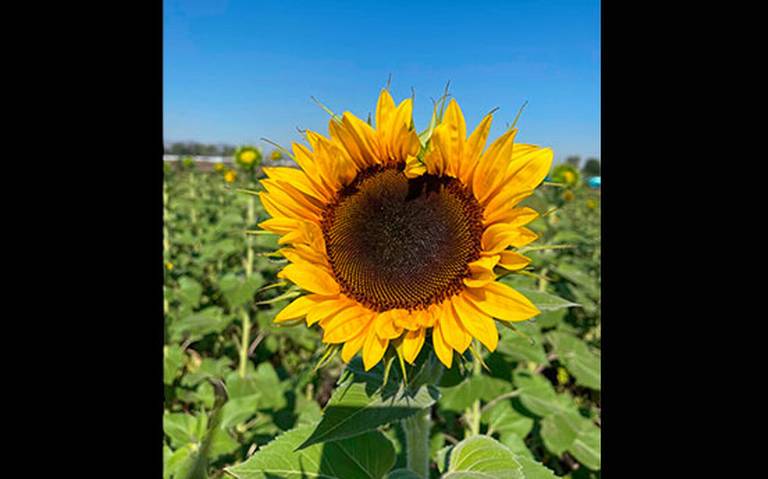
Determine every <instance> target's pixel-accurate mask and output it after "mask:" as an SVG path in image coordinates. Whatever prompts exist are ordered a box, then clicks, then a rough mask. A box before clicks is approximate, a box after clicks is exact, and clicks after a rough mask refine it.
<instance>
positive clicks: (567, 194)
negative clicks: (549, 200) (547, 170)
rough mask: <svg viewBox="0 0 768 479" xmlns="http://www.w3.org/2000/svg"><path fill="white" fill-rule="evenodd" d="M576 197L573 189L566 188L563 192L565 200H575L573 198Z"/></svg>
mask: <svg viewBox="0 0 768 479" xmlns="http://www.w3.org/2000/svg"><path fill="white" fill-rule="evenodd" d="M574 198H576V195H574V194H573V191H571V190H565V191H564V192H563V199H564V200H565V201H573V199H574Z"/></svg>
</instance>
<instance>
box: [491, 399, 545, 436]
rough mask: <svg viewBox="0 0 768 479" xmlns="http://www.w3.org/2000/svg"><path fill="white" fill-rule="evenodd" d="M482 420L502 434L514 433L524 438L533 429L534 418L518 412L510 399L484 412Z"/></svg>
mask: <svg viewBox="0 0 768 479" xmlns="http://www.w3.org/2000/svg"><path fill="white" fill-rule="evenodd" d="M480 420H481V421H482V422H483V423H484V424H487V425H488V428H489V429H492V430H493V431H495V432H498V433H499V434H502V435H503V434H506V433H514V434H516V435H518V436H519V437H521V438H523V437H525V436H527V435H528V433H529V432H531V429H533V419H532V418H530V417H528V416H524V415H522V414H521V413H520V412H518V411H517V410H516V409H515V408H514V407H513V406H512V402H511V401H509V400H506V401H501V402H499V403H497V404H496V405H494V406H493V407H492V408H491V409H489V410H487V411H485V412H483V415H482V416H481V418H480Z"/></svg>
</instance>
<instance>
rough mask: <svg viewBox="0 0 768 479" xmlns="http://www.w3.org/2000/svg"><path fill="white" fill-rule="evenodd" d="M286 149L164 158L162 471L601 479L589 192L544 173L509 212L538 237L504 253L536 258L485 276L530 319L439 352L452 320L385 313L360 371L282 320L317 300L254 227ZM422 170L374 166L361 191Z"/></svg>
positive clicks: (592, 196) (596, 207)
mask: <svg viewBox="0 0 768 479" xmlns="http://www.w3.org/2000/svg"><path fill="white" fill-rule="evenodd" d="M393 111H394V110H393ZM447 114H450V111H448V112H447ZM393 118H394V116H393ZM377 120H380V118H377ZM386 121H387V120H386V118H384V120H381V121H377V123H380V122H386ZM394 121H395V120H392V122H394ZM462 121H463V119H462ZM434 126H435V125H431V126H430V129H433V128H434ZM438 130H439V129H438ZM438 135H439V131H438ZM470 139H471V138H470ZM415 148H416V149H418V143H416V146H415ZM286 156H288V154H285V155H282V154H280V153H279V152H277V151H276V152H274V153H273V154H272V155H269V156H268V157H267V158H265V159H262V154H261V151H260V150H259V149H257V148H252V147H244V148H241V149H239V150H238V153H236V158H234V161H233V162H232V163H231V164H228V165H226V166H224V167H216V168H212V169H210V171H207V169H206V170H205V171H204V170H203V169H201V168H200V166H199V165H197V164H195V163H194V162H192V161H179V162H172V163H171V162H167V163H165V165H164V167H165V177H164V178H165V179H164V185H163V202H164V241H163V250H164V265H163V268H164V272H165V280H164V292H165V293H164V297H165V300H164V313H165V314H164V331H165V346H164V348H163V361H164V368H163V382H164V391H165V395H164V412H163V430H164V438H163V446H162V447H163V463H164V478H166V479H171V478H173V479H186V478H223V477H234V478H238V479H255V478H265V479H266V478H300V477H306V478H323V479H330V478H341V479H357V478H389V479H418V478H421V479H427V478H446V479H449V478H450V479H460V478H467V479H469V478H490V477H499V478H520V479H544V478H553V477H569V478H573V479H576V478H599V477H600V469H601V462H600V418H601V414H600V408H601V400H600V384H601V381H600V337H601V336H600V331H601V329H600V328H601V318H600V194H599V191H597V190H594V189H590V188H589V187H588V186H587V184H586V183H587V182H586V181H585V180H584V179H582V178H580V176H579V172H578V170H574V171H570V170H567V171H566V170H565V169H563V168H560V169H558V168H557V167H555V169H554V170H552V171H550V172H549V175H548V178H547V179H546V180H545V181H544V182H543V183H541V184H540V185H539V186H538V187H537V188H536V189H535V191H533V193H532V194H530V195H529V196H527V197H526V198H525V199H524V200H522V202H521V203H520V206H521V207H523V206H524V207H525V208H528V209H530V210H532V211H535V212H536V213H538V215H536V219H534V220H533V221H532V222H530V223H528V224H527V228H529V229H530V230H531V231H532V232H534V233H535V236H536V240H535V241H534V242H530V244H526V245H524V246H521V247H519V248H517V250H516V253H514V254H515V255H517V254H518V253H520V254H525V257H526V258H527V259H530V262H527V260H526V263H525V266H524V267H523V266H521V267H518V268H509V269H507V270H504V269H499V268H498V266H497V267H496V269H495V271H496V273H494V275H493V278H492V279H495V280H496V282H498V283H500V284H502V285H505V286H508V287H510V288H511V289H514V290H515V291H517V292H519V293H520V294H522V295H523V296H524V297H525V298H527V299H528V300H530V302H531V303H532V304H533V305H534V306H535V311H536V312H537V314H535V315H534V316H533V317H532V318H530V319H528V320H514V321H511V322H510V321H500V320H497V321H495V324H496V325H498V335H496V332H495V331H496V330H495V329H494V330H493V334H494V336H497V337H498V342H497V343H496V340H494V341H493V344H492V345H491V348H489V347H487V344H486V343H487V341H483V342H482V344H481V342H480V340H482V339H483V338H482V337H480V336H478V335H475V334H472V335H468V336H467V342H468V343H469V341H470V340H471V343H469V344H468V346H465V347H464V348H462V349H464V351H463V352H460V350H458V349H456V348H453V349H456V350H455V351H454V350H453V349H451V346H450V345H452V344H453V342H450V344H449V346H448V349H447V351H448V352H450V353H451V354H450V355H449V356H447V357H446V354H445V352H444V351H443V352H441V351H436V350H435V349H436V348H437V347H438V345H439V344H440V343H438V342H437V339H434V338H432V336H433V335H434V334H442V335H444V336H445V337H449V334H451V333H449V332H442V333H438V332H437V330H436V328H437V327H438V326H439V325H440V324H446V323H431V324H434V328H426V327H420V326H418V325H417V326H413V327H409V325H408V323H407V321H406V320H405V319H402V320H397V319H393V320H392V323H391V324H389V323H388V326H382V327H381V328H383V329H387V328H394V329H397V328H396V326H397V325H399V326H398V327H399V329H397V331H395V332H393V333H392V334H391V337H392V339H391V340H390V342H389V343H387V342H386V341H385V342H384V345H383V348H382V349H381V350H380V351H378V353H375V354H376V357H375V358H374V359H373V360H370V356H371V354H374V353H370V351H371V350H373V349H375V348H374V347H373V346H369V344H368V342H369V340H368V339H366V338H367V336H365V334H364V333H357V332H355V333H352V334H349V335H346V336H345V337H344V342H343V345H344V346H345V348H344V349H342V348H341V346H342V342H341V341H339V342H338V344H328V343H329V341H328V338H327V337H325V340H326V341H325V342H324V331H323V328H327V324H328V323H327V322H325V321H324V320H321V321H318V322H317V323H314V324H312V325H310V326H308V324H307V323H310V322H312V321H310V319H309V316H308V318H307V321H306V322H305V321H304V320H303V314H299V313H296V314H293V315H291V314H289V313H290V312H291V311H295V310H296V309H298V308H299V307H300V306H301V305H302V304H303V303H302V302H301V301H302V300H301V298H313V297H318V295H316V294H315V295H310V296H302V295H303V294H304V292H303V290H305V289H307V288H306V287H304V288H302V286H304V283H302V282H301V281H294V280H293V279H294V278H293V277H292V276H291V275H290V274H288V275H286V274H284V273H281V271H284V270H285V269H286V268H287V267H288V266H290V265H291V264H293V262H295V261H294V258H292V257H291V256H290V255H289V254H288V255H286V254H283V253H282V252H283V251H284V250H285V241H284V240H283V239H281V236H282V235H281V234H274V233H273V232H270V231H268V230H267V228H260V225H261V224H263V223H264V222H267V221H270V220H273V219H274V218H275V216H274V213H273V212H274V208H275V207H274V206H270V205H266V206H265V203H264V198H265V196H264V195H263V194H262V193H264V192H265V183H262V181H263V180H264V179H265V172H266V173H269V172H270V168H272V169H274V167H275V165H276V163H275V162H276V161H279V160H280V159H281V158H284V157H286ZM414 157H416V155H414ZM418 157H419V158H421V157H422V154H421V153H419V155H418ZM408 161H409V162H410V161H411V159H410V157H409V160H408ZM403 164H405V166H403ZM420 167H421V165H420V164H416V163H413V164H411V163H401V164H400V170H392V171H395V172H394V173H393V172H390V173H381V172H382V171H384V172H386V171H389V170H382V169H381V168H379V169H374V170H370V171H372V172H373V173H367V175H368V176H366V177H365V178H364V179H363V182H361V183H360V184H359V189H360V190H364V189H365V188H374V189H375V188H376V187H377V185H373V186H370V187H369V186H366V185H367V183H364V182H365V181H369V179H370V178H374V180H375V178H384V176H383V175H385V174H389V175H396V174H399V173H397V171H401V172H402V171H406V172H407V171H408V170H409V169H410V170H413V171H417V170H419V168H420ZM297 171H298V170H297ZM366 171H369V170H366ZM415 174H420V173H419V172H418V171H417V173H415ZM371 175H373V176H371ZM376 175H379V176H376ZM266 176H270V175H266ZM374 180H370V181H374ZM376 181H378V180H376ZM381 181H395V180H391V179H389V177H386V178H385V179H383V180H381ZM398 181H400V180H398ZM402 181H403V182H406V181H408V182H409V183H407V184H409V185H411V186H412V185H413V182H414V181H416V180H405V179H403V180H402ZM435 181H437V180H435ZM403 184H406V183H403ZM442 184H448V183H446V182H445V181H443V183H442ZM393 185H394V186H393ZM396 186H397V185H395V183H391V184H390V183H387V188H389V189H390V190H391V189H393V188H396ZM427 186H429V185H427ZM449 186H450V185H449ZM266 187H267V188H269V187H270V183H269V182H266ZM411 189H412V188H411ZM411 193H412V191H410V192H409V194H411ZM274 197H275V196H274V195H273V196H272V197H271V198H274ZM266 198H267V200H268V201H272V200H271V199H270V197H266ZM430 205H431V203H430V204H429V205H427V206H429V207H430V208H432V207H433V205H431V206H430ZM278 207H279V205H278ZM350 208H351V207H350ZM425 208H426V206H425ZM268 209H271V210H272V212H270V211H267V210H268ZM339 211H340V210H339ZM462 211H463V210H462ZM343 213H344V214H347V212H346V211H345V212H343ZM353 213H354V212H353ZM339 214H341V213H339ZM349 214H352V213H349ZM383 216H385V215H384V214H383V213H382V215H380V217H383ZM365 219H366V221H367V222H369V223H370V222H371V221H378V220H374V219H368V218H365ZM381 221H384V220H381ZM386 221H395V219H392V220H386ZM382 228H384V229H383V230H382V231H383V233H382V234H384V235H386V234H396V233H397V234H405V233H403V230H402V228H398V231H396V232H392V233H390V232H388V231H389V230H387V229H386V224H385V225H383V226H382ZM377 231H378V230H377ZM406 233H407V231H406ZM290 234H291V233H289V235H290ZM346 235H347V233H346V232H344V235H343V236H342V238H347V236H346ZM283 238H284V237H283ZM331 238H333V236H331ZM278 240H280V244H279V243H278ZM340 241H341V240H340ZM342 244H343V245H344V248H345V249H344V251H347V250H350V248H352V249H354V248H353V246H348V245H346V243H342ZM435 249H439V248H435ZM328 250H329V251H331V246H330V244H329V246H328ZM344 251H342V252H341V253H339V256H338V258H336V259H335V261H334V263H333V264H334V266H335V267H339V266H338V265H339V264H343V260H344V258H346V256H344V254H346V253H344ZM435 254H438V253H435ZM510 258H517V256H514V255H513V256H510ZM465 265H466V263H465ZM354 268H358V269H354ZM354 268H353V272H354V271H358V270H359V267H358V266H355V267H354ZM490 268H491V269H492V270H494V265H491V266H490ZM418 279H419V278H418V275H416V276H414V277H413V284H412V286H411V287H412V288H414V290H415V289H417V288H418V287H419V285H418V284H416V283H418ZM307 281H308V280H307ZM300 283H301V284H300ZM377 288H378V286H377ZM376 291H378V290H376ZM393 294H394V293H393ZM403 294H406V293H403ZM407 294H411V293H407ZM413 294H416V293H413ZM386 297H387V298H389V296H386ZM408 298H410V296H409V297H407V298H406V299H408ZM374 299H375V298H374ZM419 300H420V301H421V300H422V299H419ZM305 301H309V299H305ZM361 301H362V300H361ZM467 304H468V303H467ZM369 307H371V308H374V309H375V308H376V307H379V305H378V304H375V303H372V306H369ZM401 307H402V306H401ZM457 308H458V306H457ZM381 309H385V308H379V311H380V310H381ZM284 311H288V312H289V313H285V312H284ZM424 311H429V310H428V309H425V310H424ZM343 314H344V313H343V312H342V313H338V315H339V316H341V315H343ZM371 314H372V316H371V317H372V318H374V317H378V316H376V312H375V311H374V312H373V313H371ZM425 314H426V313H425ZM281 315H282V316H281ZM310 316H311V313H310ZM379 316H384V315H381V314H379ZM494 316H496V315H494ZM500 316H502V317H503V316H504V315H503V314H500ZM425 317H426V316H425ZM286 318H287V319H286ZM297 318H298V319H297ZM276 319H277V321H276ZM497 319H498V318H497ZM419 324H421V323H419ZM424 324H426V323H424ZM371 327H373V326H371ZM441 327H442V328H446V326H444V325H443V326H441ZM376 328H379V326H376ZM467 329H469V328H467ZM470 331H472V330H471V329H470ZM325 335H326V336H329V330H326V331H325ZM364 336H365V337H364ZM387 337H390V336H387ZM411 337H413V338H415V339H414V340H413V341H414V342H411V343H408V342H407V340H406V339H404V338H411ZM355 338H360V339H359V344H358V345H357V347H356V349H352V348H351V347H350V349H349V350H348V349H346V345H347V344H352V343H353V342H354V341H358V339H355ZM363 341H365V343H366V344H365V345H363ZM387 344H389V345H390V346H389V347H388V346H387ZM409 344H411V345H415V346H410V348H411V349H408V348H409ZM484 346H486V347H484ZM491 349H492V350H491ZM350 351H352V352H350ZM358 351H359V354H356V353H358ZM404 358H405V359H406V360H404ZM446 362H447V363H448V364H450V365H451V367H450V368H448V367H446Z"/></svg>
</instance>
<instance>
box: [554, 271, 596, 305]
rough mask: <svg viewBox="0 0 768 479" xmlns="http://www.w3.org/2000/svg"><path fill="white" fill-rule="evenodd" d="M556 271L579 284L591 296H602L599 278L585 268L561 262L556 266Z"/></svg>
mask: <svg viewBox="0 0 768 479" xmlns="http://www.w3.org/2000/svg"><path fill="white" fill-rule="evenodd" d="M555 271H557V273H558V274H559V275H560V276H562V277H564V278H565V279H567V280H568V281H570V282H572V283H573V284H575V285H576V286H579V287H580V288H581V289H582V290H583V291H584V292H585V293H587V294H588V295H590V296H591V297H593V298H599V297H600V288H599V287H598V285H597V279H596V278H593V277H592V276H590V275H589V274H587V273H586V272H585V271H584V270H583V269H581V268H579V267H577V266H574V265H570V264H560V265H558V266H557V268H555Z"/></svg>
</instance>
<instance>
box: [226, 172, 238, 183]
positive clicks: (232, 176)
mask: <svg viewBox="0 0 768 479" xmlns="http://www.w3.org/2000/svg"><path fill="white" fill-rule="evenodd" d="M236 179H237V172H236V171H235V170H229V171H227V172H226V173H224V181H226V182H227V183H230V184H231V183H234V182H235V180H236Z"/></svg>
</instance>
